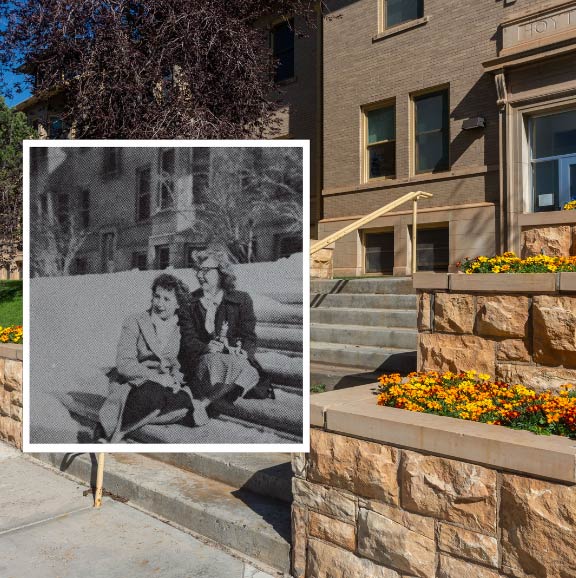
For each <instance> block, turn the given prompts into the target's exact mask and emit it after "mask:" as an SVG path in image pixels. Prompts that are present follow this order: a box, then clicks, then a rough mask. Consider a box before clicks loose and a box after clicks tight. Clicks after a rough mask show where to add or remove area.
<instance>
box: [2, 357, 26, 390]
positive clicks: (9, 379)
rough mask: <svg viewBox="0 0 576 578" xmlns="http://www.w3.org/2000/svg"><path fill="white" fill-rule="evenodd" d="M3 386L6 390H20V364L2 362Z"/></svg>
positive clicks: (10, 360)
mask: <svg viewBox="0 0 576 578" xmlns="http://www.w3.org/2000/svg"><path fill="white" fill-rule="evenodd" d="M4 385H5V387H6V388H7V389H20V390H21V389H22V362H21V361H17V360H15V359H6V360H4Z"/></svg>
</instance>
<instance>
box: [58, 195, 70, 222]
mask: <svg viewBox="0 0 576 578" xmlns="http://www.w3.org/2000/svg"><path fill="white" fill-rule="evenodd" d="M57 199H58V206H57V218H58V222H59V223H60V225H61V226H63V227H65V226H66V225H68V219H69V216H70V215H69V211H68V208H69V207H68V195H67V194H66V193H60V194H59V195H58V197H57Z"/></svg>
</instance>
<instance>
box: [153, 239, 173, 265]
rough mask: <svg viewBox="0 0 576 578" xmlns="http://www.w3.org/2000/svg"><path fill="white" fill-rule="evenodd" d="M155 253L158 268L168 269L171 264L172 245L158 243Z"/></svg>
mask: <svg viewBox="0 0 576 578" xmlns="http://www.w3.org/2000/svg"><path fill="white" fill-rule="evenodd" d="M155 249H156V254H155V258H154V261H155V264H156V269H166V268H167V267H168V266H169V265H170V247H169V246H168V245H158V246H157V247H156V248H155Z"/></svg>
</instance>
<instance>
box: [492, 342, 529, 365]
mask: <svg viewBox="0 0 576 578" xmlns="http://www.w3.org/2000/svg"><path fill="white" fill-rule="evenodd" d="M496 359H497V360H498V361H525V362H528V361H530V352H529V351H528V348H527V346H526V342H525V341H524V340H523V339H504V340H503V341H501V342H500V343H498V345H497V346H496Z"/></svg>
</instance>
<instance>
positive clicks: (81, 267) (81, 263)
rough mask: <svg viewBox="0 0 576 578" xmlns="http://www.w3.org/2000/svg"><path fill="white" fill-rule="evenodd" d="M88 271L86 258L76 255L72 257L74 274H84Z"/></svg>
mask: <svg viewBox="0 0 576 578" xmlns="http://www.w3.org/2000/svg"><path fill="white" fill-rule="evenodd" d="M87 273H88V259H86V257H76V259H74V275H86V274H87Z"/></svg>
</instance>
